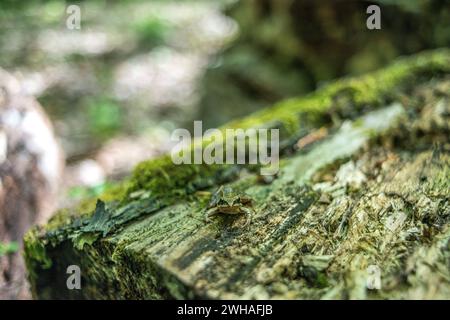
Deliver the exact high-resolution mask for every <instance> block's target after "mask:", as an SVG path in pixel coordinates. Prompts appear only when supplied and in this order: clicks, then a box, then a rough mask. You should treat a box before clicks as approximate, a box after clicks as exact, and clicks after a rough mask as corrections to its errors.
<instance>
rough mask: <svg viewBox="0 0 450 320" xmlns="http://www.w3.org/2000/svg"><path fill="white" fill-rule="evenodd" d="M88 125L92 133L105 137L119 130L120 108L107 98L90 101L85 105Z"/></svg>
mask: <svg viewBox="0 0 450 320" xmlns="http://www.w3.org/2000/svg"><path fill="white" fill-rule="evenodd" d="M87 114H88V121H89V127H90V130H91V131H92V133H93V134H94V135H95V136H97V137H99V138H101V139H104V138H107V137H110V136H111V135H113V134H114V133H116V132H117V131H119V129H120V128H121V123H122V110H121V108H120V106H119V105H118V104H116V103H115V102H113V101H111V100H109V99H99V100H94V101H91V102H90V103H89V104H88V106H87Z"/></svg>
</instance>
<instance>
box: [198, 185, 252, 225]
mask: <svg viewBox="0 0 450 320" xmlns="http://www.w3.org/2000/svg"><path fill="white" fill-rule="evenodd" d="M252 203H253V200H252V198H250V197H249V196H247V195H242V194H237V193H234V192H233V190H232V189H231V188H230V187H225V188H224V187H223V186H221V187H220V188H219V189H218V190H217V191H216V192H215V193H214V194H213V195H212V197H211V201H210V202H209V204H208V207H207V210H206V220H207V221H209V220H210V219H209V218H210V217H211V216H213V215H216V214H227V215H236V214H246V215H247V217H248V219H247V222H246V223H245V226H246V225H247V224H248V223H249V222H250V214H251V213H252V211H253V212H254V209H253V206H252Z"/></svg>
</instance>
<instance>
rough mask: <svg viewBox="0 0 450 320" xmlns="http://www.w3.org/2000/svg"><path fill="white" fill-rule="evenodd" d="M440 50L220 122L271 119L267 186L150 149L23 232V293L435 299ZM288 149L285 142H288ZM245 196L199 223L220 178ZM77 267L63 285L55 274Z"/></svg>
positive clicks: (247, 171) (445, 285)
mask: <svg viewBox="0 0 450 320" xmlns="http://www.w3.org/2000/svg"><path fill="white" fill-rule="evenodd" d="M449 66H450V53H449V51H447V50H437V51H433V52H427V53H422V54H419V55H417V56H413V57H410V58H406V59H403V60H400V61H398V62H396V63H394V64H393V65H392V66H389V67H387V68H385V69H383V70H380V71H377V72H375V73H372V74H369V75H366V76H362V77H360V78H351V79H344V80H341V81H338V82H335V83H332V84H330V85H328V86H326V87H324V88H322V89H319V90H318V91H316V92H315V93H312V94H311V95H308V96H306V97H304V98H299V99H293V100H290V101H287V102H282V103H280V104H278V105H277V106H274V107H273V108H270V109H268V110H263V111H261V112H259V113H257V114H255V115H252V116H250V117H248V118H245V119H242V120H238V121H235V122H233V123H231V124H228V125H226V126H224V127H223V128H222V129H225V128H227V127H232V128H249V127H258V128H260V127H270V128H274V127H275V128H279V129H280V132H281V143H282V145H283V152H284V155H283V157H282V161H281V169H280V172H279V174H278V176H277V177H275V179H273V181H268V180H265V179H262V177H260V176H258V173H257V172H254V170H251V168H245V167H237V166H231V165H229V166H219V165H214V166H213V165H211V166H207V165H179V166H176V165H174V164H173V163H172V162H171V161H170V158H169V157H163V158H160V159H156V160H153V161H150V162H146V163H143V164H141V165H139V166H137V168H136V170H135V173H134V175H133V176H132V177H131V178H130V179H129V180H127V181H126V182H124V183H123V184H122V185H120V186H118V188H117V189H116V190H114V191H113V192H111V193H109V194H105V195H103V196H101V197H100V198H101V199H102V200H101V201H100V200H99V201H97V202H96V205H95V208H94V207H93V206H94V204H95V201H86V202H85V203H84V204H83V205H81V206H79V207H76V208H71V209H66V210H62V211H61V212H60V213H59V214H57V215H56V217H55V218H54V219H53V220H52V221H50V222H49V224H48V225H46V226H42V227H36V228H35V229H34V230H32V231H31V232H30V233H28V235H27V236H26V238H25V257H26V261H27V266H28V271H29V278H30V282H31V284H32V288H33V294H34V297H36V298H42V299H46V298H98V299H104V298H117V299H123V298H138V299H152V298H221V299H224V298H225V299H226V298H251V299H266V298H287V299H297V298H301V299H311V298H337V299H345V298H352V299H364V298H413V299H422V298H446V299H448V298H450V282H449V279H450V259H449V258H450V224H449V219H450V203H449V189H450V182H449V181H450V154H449V150H450V149H449V147H450V144H449V139H448V137H449V132H450V126H449V115H450V104H449V101H450V100H449V99H450V78H449V77H448V76H449V71H450V70H449ZM299 147H301V148H300V149H298V148H299ZM224 183H226V184H228V185H229V186H231V187H232V188H233V189H234V191H235V192H237V193H240V194H244V193H245V194H246V195H248V196H250V197H252V198H253V199H254V213H252V214H251V222H250V223H249V224H248V225H247V226H245V222H246V221H247V218H248V217H246V216H245V215H242V216H237V217H236V216H233V217H218V218H214V219H213V220H212V221H211V222H206V221H205V217H204V215H205V207H206V205H207V201H208V196H207V195H208V193H207V192H198V191H199V190H209V191H214V190H215V189H216V188H217V187H218V186H219V185H221V184H224ZM70 265H77V266H79V267H80V270H81V278H82V281H81V283H82V287H81V289H80V290H69V289H68V288H67V285H66V280H67V277H68V274H66V270H67V267H68V266H70Z"/></svg>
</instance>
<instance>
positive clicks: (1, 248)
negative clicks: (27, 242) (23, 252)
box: [0, 241, 19, 257]
mask: <svg viewBox="0 0 450 320" xmlns="http://www.w3.org/2000/svg"><path fill="white" fill-rule="evenodd" d="M18 250H19V244H18V243H17V242H15V241H13V242H9V243H3V242H0V257H3V256H5V255H7V254H11V253H15V252H17V251H18Z"/></svg>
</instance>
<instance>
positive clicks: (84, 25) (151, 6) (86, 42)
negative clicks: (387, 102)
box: [0, 0, 450, 255]
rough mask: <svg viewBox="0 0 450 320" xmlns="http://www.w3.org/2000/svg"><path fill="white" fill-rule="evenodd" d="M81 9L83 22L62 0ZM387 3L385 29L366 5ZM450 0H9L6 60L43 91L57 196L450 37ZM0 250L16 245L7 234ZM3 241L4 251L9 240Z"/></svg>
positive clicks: (64, 201)
mask: <svg viewBox="0 0 450 320" xmlns="http://www.w3.org/2000/svg"><path fill="white" fill-rule="evenodd" d="M70 4H77V5H79V6H80V8H81V29H80V30H69V29H67V27H66V18H67V16H68V15H67V13H66V7H67V6H68V5H70ZM370 4H377V5H379V6H380V7H381V16H382V18H381V21H382V22H381V26H382V28H381V30H368V29H367V28H366V19H367V17H368V14H367V13H366V8H367V6H368V5H370ZM449 21H450V5H449V2H448V1H446V0H398V1H395V0H376V1H370V2H368V1H351V0H348V1H347V0H345V1H344V0H343V1H335V0H326V1H312V0H241V1H235V0H229V1H226V0H221V1H208V0H202V1H200V0H197V1H196V0H191V1H187V0H186V1H137V0H136V1H131V0H130V1H101V0H94V1H56V0H51V1H11V0H9V1H5V0H3V1H1V4H0V67H1V68H3V69H5V70H7V71H8V72H10V73H11V74H13V75H14V76H15V77H16V78H17V79H18V80H19V81H20V83H21V86H22V88H23V90H24V91H25V93H26V94H29V95H32V96H34V97H36V98H37V100H38V101H39V102H40V104H41V105H42V106H43V108H44V109H45V111H46V113H47V114H48V116H49V117H50V119H51V122H52V124H53V126H54V129H55V133H56V136H57V139H58V140H59V142H60V144H61V146H62V149H63V151H64V154H65V163H66V169H65V171H64V175H63V178H62V179H61V181H62V185H63V186H62V187H61V188H60V195H59V206H67V205H70V204H71V203H73V202H75V201H78V200H79V199H81V198H83V197H86V196H88V195H96V194H99V193H100V192H102V191H103V190H104V189H105V188H107V187H108V185H109V184H110V182H111V181H114V180H117V179H120V178H122V177H124V176H125V175H126V174H127V173H129V172H130V170H131V169H132V168H133V166H134V165H135V164H136V163H137V162H139V161H142V160H144V159H148V158H151V157H155V156H157V155H159V154H161V153H163V152H167V151H168V150H169V149H170V146H171V145H170V134H171V132H172V130H173V129H175V128H179V127H187V128H190V126H191V125H192V122H193V121H194V120H203V122H204V129H206V127H217V126H219V125H221V124H223V123H225V122H227V121H229V120H230V119H233V118H236V117H240V116H243V115H245V114H248V113H250V112H252V111H255V110H258V109H261V108H263V107H267V106H270V105H271V104H273V103H274V102H276V101H279V100H281V99H285V98H288V97H291V96H298V95H302V94H305V93H307V92H310V91H312V90H314V89H316V88H318V87H320V86H322V85H323V84H324V83H326V82H327V81H330V80H332V79H335V78H338V77H342V76H345V75H357V74H361V73H364V72H367V71H371V70H374V69H377V68H379V67H382V66H384V65H385V64H387V63H388V62H389V61H391V60H393V59H394V58H396V57H397V56H400V55H406V54H411V53H415V52H418V51H421V50H424V49H429V48H437V47H445V46H449V44H450V28H449ZM0 245H1V246H0V255H3V254H6V252H8V250H9V251H14V250H16V249H15V247H14V246H13V247H12V248H11V247H9V245H6V244H1V243H0ZM2 251H4V252H2Z"/></svg>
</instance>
